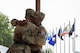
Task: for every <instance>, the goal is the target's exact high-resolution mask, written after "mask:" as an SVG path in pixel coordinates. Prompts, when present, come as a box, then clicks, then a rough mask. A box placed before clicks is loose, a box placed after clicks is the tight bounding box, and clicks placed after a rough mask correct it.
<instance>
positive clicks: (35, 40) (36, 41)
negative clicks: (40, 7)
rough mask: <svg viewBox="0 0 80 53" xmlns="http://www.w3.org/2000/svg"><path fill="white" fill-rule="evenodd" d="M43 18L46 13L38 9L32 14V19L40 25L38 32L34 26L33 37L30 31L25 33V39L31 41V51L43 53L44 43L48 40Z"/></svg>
mask: <svg viewBox="0 0 80 53" xmlns="http://www.w3.org/2000/svg"><path fill="white" fill-rule="evenodd" d="M43 19H44V14H43V13H41V12H38V11H37V12H35V13H34V14H32V15H31V18H30V20H31V22H32V23H34V24H35V25H36V26H37V27H38V32H37V33H36V31H33V30H34V29H33V28H32V30H31V31H33V33H31V34H32V36H31V37H30V36H29V34H28V33H27V34H24V35H23V40H24V41H25V42H29V43H30V48H31V53H41V48H42V45H44V44H45V42H46V30H45V28H44V27H43V26H42V25H41V22H42V20H43Z"/></svg>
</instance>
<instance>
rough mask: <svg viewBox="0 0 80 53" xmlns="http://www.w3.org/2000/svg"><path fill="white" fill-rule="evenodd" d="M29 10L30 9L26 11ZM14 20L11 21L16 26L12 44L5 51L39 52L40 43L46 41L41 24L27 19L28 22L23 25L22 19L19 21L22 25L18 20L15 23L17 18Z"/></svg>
mask: <svg viewBox="0 0 80 53" xmlns="http://www.w3.org/2000/svg"><path fill="white" fill-rule="evenodd" d="M30 12H31V11H29V12H28V13H30ZM40 15H41V14H39V16H40ZM32 16H35V15H32ZM41 16H42V15H41ZM25 17H26V16H25ZM34 18H38V17H34ZM40 18H43V17H40ZM27 21H28V20H27ZM35 21H36V20H35ZM14 22H15V23H14ZM14 22H12V24H13V25H14V26H16V27H15V31H14V44H13V45H12V46H11V48H10V49H9V50H8V51H7V53H41V51H40V50H41V48H42V45H44V44H45V42H46V39H45V38H46V30H45V28H44V27H43V26H42V25H40V24H39V25H37V24H36V23H33V22H31V21H28V23H25V25H24V24H23V23H24V22H23V21H22V22H21V23H22V25H21V23H20V22H19V23H16V22H18V20H15V21H14ZM23 25H24V26H23Z"/></svg>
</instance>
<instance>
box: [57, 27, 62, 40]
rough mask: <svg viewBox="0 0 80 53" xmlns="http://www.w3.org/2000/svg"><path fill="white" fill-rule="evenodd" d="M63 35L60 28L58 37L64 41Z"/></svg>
mask: <svg viewBox="0 0 80 53" xmlns="http://www.w3.org/2000/svg"><path fill="white" fill-rule="evenodd" d="M61 33H62V29H61V28H60V29H59V31H58V36H59V38H60V39H61V40H63V38H62V36H61Z"/></svg>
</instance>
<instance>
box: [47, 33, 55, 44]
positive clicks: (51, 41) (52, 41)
mask: <svg viewBox="0 0 80 53" xmlns="http://www.w3.org/2000/svg"><path fill="white" fill-rule="evenodd" d="M53 38H54V40H53ZM48 43H49V44H50V45H52V46H54V45H55V44H56V34H55V35H54V36H52V37H51V39H50V40H49V42H48Z"/></svg>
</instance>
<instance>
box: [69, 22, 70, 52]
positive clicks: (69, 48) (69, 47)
mask: <svg viewBox="0 0 80 53" xmlns="http://www.w3.org/2000/svg"><path fill="white" fill-rule="evenodd" d="M69 29H70V21H69ZM69 53H70V37H69Z"/></svg>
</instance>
